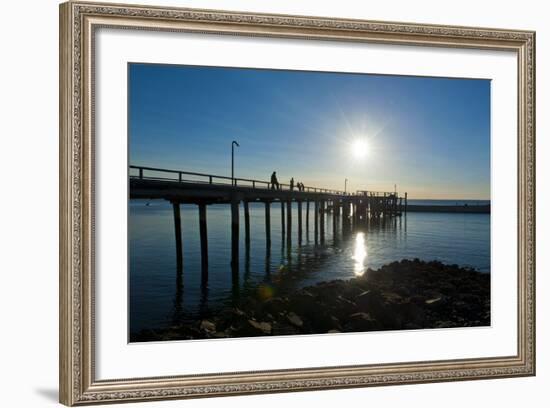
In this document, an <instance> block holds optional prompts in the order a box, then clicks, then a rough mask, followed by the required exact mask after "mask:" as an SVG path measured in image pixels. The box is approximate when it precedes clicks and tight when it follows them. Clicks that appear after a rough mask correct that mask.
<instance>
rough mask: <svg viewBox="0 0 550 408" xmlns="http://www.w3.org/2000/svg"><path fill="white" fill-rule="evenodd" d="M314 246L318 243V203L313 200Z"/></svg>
mask: <svg viewBox="0 0 550 408" xmlns="http://www.w3.org/2000/svg"><path fill="white" fill-rule="evenodd" d="M313 222H314V223H315V226H314V235H315V245H317V244H318V243H319V201H317V200H315V206H314V214H313Z"/></svg>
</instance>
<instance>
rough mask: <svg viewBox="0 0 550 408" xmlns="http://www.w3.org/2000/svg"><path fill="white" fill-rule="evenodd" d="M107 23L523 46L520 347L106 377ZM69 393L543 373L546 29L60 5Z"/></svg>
mask: <svg viewBox="0 0 550 408" xmlns="http://www.w3.org/2000/svg"><path fill="white" fill-rule="evenodd" d="M98 27H114V28H120V29H128V28H130V29H140V30H162V31H175V32H200V33H216V34H229V35H244V36H263V37H285V38H301V39H323V40H334V41H359V42H376V43H384V44H399V45H407V44H410V45H429V46H441V47H457V48H476V49H491V50H505V51H513V52H515V53H516V54H517V63H518V179H517V183H518V197H517V201H518V265H517V267H518V272H517V273H518V308H517V310H518V349H517V354H516V355H513V356H499V357H492V358H479V359H461V360H445V361H425V362H414V363H399V364H378V365H357V366H343V367H320V368H307V369H295V370H277V371H261V372H247V373H220V374H210V375H189V376H176V377H154V378H132V379H113V380H101V381H100V380H96V379H95V375H94V362H95V357H94V356H95V354H94V341H93V340H94V315H93V305H94V224H93V222H94V218H93V215H94V171H93V170H94V156H93V145H94V123H93V113H94V112H93V107H94V100H93V96H94V89H93V63H94V60H93V47H94V32H95V30H96V29H97V28H98ZM59 244H60V255H59V257H60V258H59V259H60V304H59V308H60V334H59V335H60V342H59V353H60V379H59V383H60V402H62V403H63V404H66V405H80V404H91V403H107V402H124V401H126V402H131V401H145V400H158V399H173V398H192V397H205V396H222V395H236V394H252V393H266V392H284V391H303V390H317V389H331V388H332V389H334V388H346V387H362V386H371V385H390V384H408V383H425V382H436V381H452V380H469V379H486V378H498V377H516V376H530V375H534V374H535V33H534V32H532V31H518V30H502V29H489V28H470V27H456V26H441V25H423V24H411V23H395V22H378V21H362V20H351V19H333V18H319V17H304V16H289V15H268V14H250V13H239V12H229V11H214V10H198V9H183V8H165V7H150V6H136V5H125V4H101V3H86V2H68V3H64V4H61V5H60V243H59Z"/></svg>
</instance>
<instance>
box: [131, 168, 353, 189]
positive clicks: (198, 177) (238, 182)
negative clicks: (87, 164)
mask: <svg viewBox="0 0 550 408" xmlns="http://www.w3.org/2000/svg"><path fill="white" fill-rule="evenodd" d="M129 167H130V178H137V179H140V180H162V181H174V182H178V183H201V184H212V185H229V186H231V185H233V186H234V187H247V188H252V189H263V190H270V189H271V188H272V185H271V182H269V181H266V180H255V179H246V178H233V179H232V178H231V177H228V176H219V175H215V174H206V173H197V172H191V171H182V170H171V169H161V168H156V167H145V166H132V165H131V166H129ZM279 190H287V191H290V190H291V188H290V184H285V183H279ZM293 191H299V190H298V188H297V186H296V184H294V186H293ZM303 191H304V192H308V193H325V194H335V195H353V194H351V193H346V192H344V191H342V190H333V189H328V188H319V187H311V186H304V189H303Z"/></svg>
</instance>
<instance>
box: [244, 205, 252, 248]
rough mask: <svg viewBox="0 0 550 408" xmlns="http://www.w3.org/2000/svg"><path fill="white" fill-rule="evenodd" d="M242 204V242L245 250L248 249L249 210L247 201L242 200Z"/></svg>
mask: <svg viewBox="0 0 550 408" xmlns="http://www.w3.org/2000/svg"><path fill="white" fill-rule="evenodd" d="M243 206H244V243H245V248H246V252H249V251H250V211H249V208H248V201H246V200H245V201H243Z"/></svg>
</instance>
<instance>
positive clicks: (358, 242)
mask: <svg viewBox="0 0 550 408" xmlns="http://www.w3.org/2000/svg"><path fill="white" fill-rule="evenodd" d="M367 255H368V253H367V245H366V244H365V233H364V232H358V233H357V235H356V236H355V247H354V249H353V256H352V257H351V259H353V260H354V261H355V265H354V268H353V271H354V273H355V274H356V275H358V276H361V275H363V274H364V273H365V259H367Z"/></svg>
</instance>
